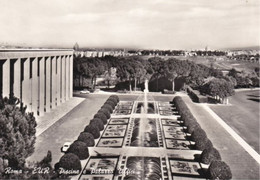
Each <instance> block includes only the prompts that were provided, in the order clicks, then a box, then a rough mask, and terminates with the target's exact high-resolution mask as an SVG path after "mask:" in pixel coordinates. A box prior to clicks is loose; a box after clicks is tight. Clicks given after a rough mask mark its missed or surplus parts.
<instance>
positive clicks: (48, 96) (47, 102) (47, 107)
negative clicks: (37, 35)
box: [45, 57, 51, 112]
mask: <svg viewBox="0 0 260 180" xmlns="http://www.w3.org/2000/svg"><path fill="white" fill-rule="evenodd" d="M45 61H46V67H45V68H46V70H45V72H46V74H45V78H46V84H45V86H46V92H45V93H46V96H45V110H46V112H50V108H51V104H50V102H51V94H50V93H51V57H47V58H46V59H45Z"/></svg>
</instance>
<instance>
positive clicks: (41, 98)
mask: <svg viewBox="0 0 260 180" xmlns="http://www.w3.org/2000/svg"><path fill="white" fill-rule="evenodd" d="M44 71H45V58H44V57H41V58H40V59H39V79H40V83H39V101H40V102H39V115H40V116H42V115H43V114H44V96H45V95H44V94H45V74H44Z"/></svg>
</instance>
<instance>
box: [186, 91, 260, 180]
mask: <svg viewBox="0 0 260 180" xmlns="http://www.w3.org/2000/svg"><path fill="white" fill-rule="evenodd" d="M183 99H184V100H185V102H186V103H187V105H188V107H189V109H190V110H191V112H192V114H193V115H194V117H195V118H196V119H197V121H198V123H199V124H200V125H201V127H202V129H203V130H205V132H206V133H207V136H208V138H209V139H210V140H211V141H212V143H213V145H214V147H215V148H216V149H218V150H219V152H220V154H221V156H222V159H223V160H224V161H225V162H226V163H227V164H228V165H229V166H230V168H231V171H232V174H233V179H259V164H258V163H257V162H256V161H255V160H254V159H253V158H252V157H251V156H250V155H249V154H248V153H247V152H246V151H245V150H244V148H243V147H242V146H241V145H240V144H239V143H238V142H237V141H236V140H235V139H234V138H233V137H232V136H231V135H230V134H229V133H228V132H227V131H226V130H225V129H224V128H223V127H222V126H221V125H220V124H219V123H218V122H217V121H216V120H215V119H214V118H213V117H212V116H211V115H210V114H209V113H208V112H207V110H205V109H204V108H203V106H202V105H201V104H197V103H193V102H192V101H191V100H190V98H189V97H188V96H186V95H184V96H183Z"/></svg>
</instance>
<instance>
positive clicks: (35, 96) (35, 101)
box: [31, 57, 40, 116]
mask: <svg viewBox="0 0 260 180" xmlns="http://www.w3.org/2000/svg"><path fill="white" fill-rule="evenodd" d="M31 65H32V94H31V96H32V112H33V114H34V115H35V116H36V115H37V111H38V106H39V98H40V96H39V84H38V83H39V82H40V80H39V76H38V58H37V57H36V58H34V59H32V64H31Z"/></svg>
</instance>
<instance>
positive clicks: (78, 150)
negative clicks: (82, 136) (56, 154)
mask: <svg viewBox="0 0 260 180" xmlns="http://www.w3.org/2000/svg"><path fill="white" fill-rule="evenodd" d="M68 153H73V154H75V155H77V156H78V157H79V159H80V160H82V159H87V158H88V157H89V152H88V146H87V144H86V143H84V142H82V141H75V142H74V143H72V144H71V145H70V147H69V149H68Z"/></svg>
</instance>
